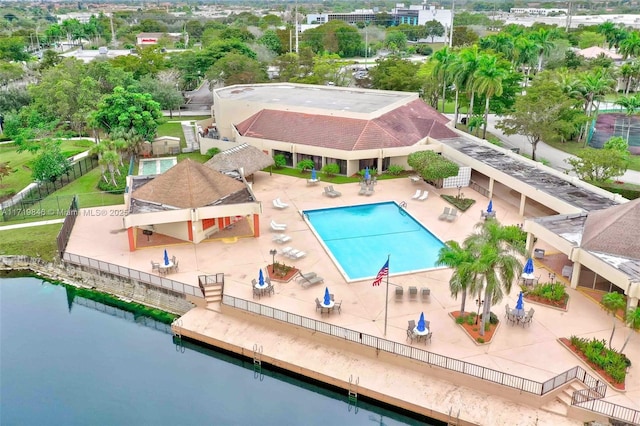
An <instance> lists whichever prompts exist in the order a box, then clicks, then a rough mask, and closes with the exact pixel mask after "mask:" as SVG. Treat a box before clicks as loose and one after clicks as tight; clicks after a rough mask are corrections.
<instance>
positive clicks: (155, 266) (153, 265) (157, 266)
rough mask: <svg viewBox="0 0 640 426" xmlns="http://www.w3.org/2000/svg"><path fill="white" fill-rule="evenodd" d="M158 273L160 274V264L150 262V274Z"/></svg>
mask: <svg viewBox="0 0 640 426" xmlns="http://www.w3.org/2000/svg"><path fill="white" fill-rule="evenodd" d="M153 271H158V272H160V263H158V262H154V261H153V260H152V261H151V272H153Z"/></svg>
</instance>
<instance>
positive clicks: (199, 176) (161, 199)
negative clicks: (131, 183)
mask: <svg viewBox="0 0 640 426" xmlns="http://www.w3.org/2000/svg"><path fill="white" fill-rule="evenodd" d="M240 191H246V187H245V184H244V183H242V182H240V181H238V180H236V179H233V178H231V177H229V176H226V175H224V174H222V173H220V172H217V171H215V170H213V169H211V168H210V167H207V166H205V165H204V164H200V163H197V162H195V161H193V160H190V159H186V160H184V161H181V162H179V163H178V164H176V165H175V166H173V167H172V168H170V169H169V170H167V171H166V172H164V173H163V174H161V175H159V176H157V177H156V178H154V179H153V180H151V181H149V182H147V183H145V184H144V185H142V186H140V187H139V188H137V189H134V190H133V193H132V194H131V198H132V201H133V203H134V204H146V203H152V204H160V205H162V206H164V207H165V208H175V209H188V208H198V207H204V206H208V205H212V204H214V203H216V202H217V201H219V200H221V199H223V198H226V197H228V196H229V195H232V194H234V193H237V192H240Z"/></svg>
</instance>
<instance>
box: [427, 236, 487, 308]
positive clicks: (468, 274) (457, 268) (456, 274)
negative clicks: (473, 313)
mask: <svg viewBox="0 0 640 426" xmlns="http://www.w3.org/2000/svg"><path fill="white" fill-rule="evenodd" d="M475 260H476V258H475V256H474V255H473V252H472V251H471V250H469V248H468V247H464V246H461V245H460V244H458V242H456V241H447V242H446V243H445V245H444V247H442V248H441V249H440V251H439V252H438V258H437V259H436V265H439V266H447V267H449V268H452V269H453V274H452V275H451V279H450V280H449V290H450V291H451V296H453V297H454V298H456V299H457V298H458V294H462V297H461V299H462V303H461V305H460V316H464V312H465V310H464V309H465V303H466V300H467V293H471V294H474V293H475V292H476V291H477V286H476V283H477V282H478V280H477V274H476V273H475V271H474V263H475Z"/></svg>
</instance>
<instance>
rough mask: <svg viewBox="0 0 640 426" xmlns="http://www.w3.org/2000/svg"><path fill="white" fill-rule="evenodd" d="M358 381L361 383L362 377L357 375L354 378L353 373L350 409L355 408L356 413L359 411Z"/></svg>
mask: <svg viewBox="0 0 640 426" xmlns="http://www.w3.org/2000/svg"><path fill="white" fill-rule="evenodd" d="M358 383H360V378H359V377H356V378H355V380H354V379H353V375H350V376H349V407H348V410H349V411H351V407H353V408H354V410H355V411H354V414H357V413H358Z"/></svg>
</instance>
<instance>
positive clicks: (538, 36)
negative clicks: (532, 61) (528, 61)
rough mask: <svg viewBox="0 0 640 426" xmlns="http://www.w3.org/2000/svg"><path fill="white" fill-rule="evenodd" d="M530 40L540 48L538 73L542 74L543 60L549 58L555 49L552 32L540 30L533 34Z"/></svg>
mask: <svg viewBox="0 0 640 426" xmlns="http://www.w3.org/2000/svg"><path fill="white" fill-rule="evenodd" d="M530 38H531V40H533V42H534V43H535V44H536V47H537V48H538V72H540V71H541V70H542V58H543V57H545V56H549V53H551V50H553V48H554V47H555V43H554V42H553V41H552V33H551V31H549V30H546V29H544V28H539V29H538V31H535V32H533V33H531V35H530Z"/></svg>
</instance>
